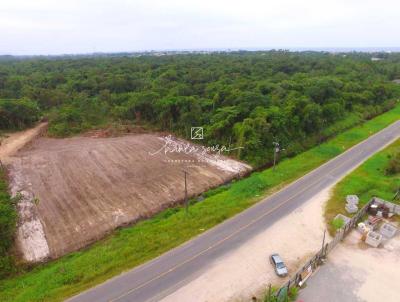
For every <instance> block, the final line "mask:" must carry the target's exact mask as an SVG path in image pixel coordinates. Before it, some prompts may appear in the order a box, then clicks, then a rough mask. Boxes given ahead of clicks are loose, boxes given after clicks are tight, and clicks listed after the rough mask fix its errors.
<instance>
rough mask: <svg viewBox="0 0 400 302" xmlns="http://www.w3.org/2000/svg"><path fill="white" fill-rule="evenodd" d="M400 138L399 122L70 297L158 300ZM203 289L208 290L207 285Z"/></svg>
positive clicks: (90, 301) (78, 300) (80, 300)
mask: <svg viewBox="0 0 400 302" xmlns="http://www.w3.org/2000/svg"><path fill="white" fill-rule="evenodd" d="M399 137H400V121H397V122H395V123H394V124H392V125H390V126H389V127H387V128H385V129H384V130H382V131H380V132H378V133H377V134H375V135H373V136H371V137H370V138H368V139H367V140H365V141H363V142H361V143H360V144H358V145H356V146H354V147H353V148H351V149H349V150H348V151H346V152H344V153H342V154H341V155H339V156H337V157H335V158H334V159H332V160H330V161H329V162H327V163H325V164H323V165H321V166H320V167H319V168H317V169H315V170H313V171H312V172H310V173H308V174H307V175H305V176H304V177H302V178H300V179H299V180H297V181H295V182H293V183H291V184H290V185H288V186H286V187H285V188H284V189H282V190H280V191H279V192H277V193H275V194H273V195H272V196H270V197H268V198H265V199H264V200H262V201H260V202H259V203H257V204H256V205H254V206H252V207H251V208H249V209H247V210H245V211H244V212H242V213H240V214H238V215H236V216H234V217H233V218H230V219H228V220H227V221H225V222H223V223H221V224H219V225H218V226H216V227H214V228H212V229H210V230H209V231H207V232H204V233H203V234H201V235H199V236H198V237H196V238H194V239H192V240H190V241H188V242H187V243H185V244H183V245H181V246H179V247H177V248H175V249H173V250H171V251H169V252H167V253H165V254H163V255H161V256H160V257H158V258H156V259H154V260H152V261H149V262H147V263H145V264H143V265H141V266H139V267H136V268H135V269H132V270H130V271H128V272H126V273H123V274H121V275H119V276H117V277H114V278H112V279H110V280H108V281H107V282H105V283H103V284H100V285H98V286H96V287H94V288H92V289H89V290H87V291H85V292H83V293H81V294H79V295H77V296H75V297H73V298H71V299H69V300H68V301H70V302H72V301H73V302H83V301H87V302H93V301H96V302H100V301H119V302H122V301H130V302H136V301H137V302H139V301H140V302H141V301H158V300H160V299H161V298H163V297H165V296H167V295H168V294H170V293H172V292H174V291H175V290H177V289H178V288H180V287H181V286H183V285H185V284H186V283H188V282H190V280H193V278H195V277H196V276H197V275H199V274H200V273H201V272H202V271H203V270H204V269H205V268H206V266H207V265H209V264H210V263H212V262H213V261H215V260H216V259H218V258H219V257H221V256H222V255H224V254H225V253H227V252H229V251H231V250H233V249H235V248H236V247H238V246H240V245H242V244H246V241H247V240H249V239H250V238H252V237H253V236H255V235H257V234H258V233H259V232H262V231H264V230H265V229H267V228H268V227H269V226H271V225H272V224H273V223H274V222H276V221H277V220H279V219H280V218H282V217H283V216H285V215H286V214H288V213H290V212H292V211H293V210H295V209H296V208H297V207H299V206H300V205H301V204H303V203H304V202H306V201H307V200H309V199H310V198H311V197H313V196H314V195H316V194H317V193H318V192H320V191H321V190H323V189H324V188H326V187H327V186H329V185H331V184H333V183H336V182H338V181H339V180H340V178H342V177H343V175H345V174H347V173H348V172H350V171H351V170H353V169H354V168H356V167H357V166H358V165H360V164H361V163H362V162H363V161H365V160H366V159H367V158H368V157H370V156H371V155H373V154H374V153H376V152H377V151H379V150H380V149H382V148H383V147H384V146H386V145H388V144H389V143H391V142H393V141H394V140H395V139H397V138H399ZM205 290H206V289H205Z"/></svg>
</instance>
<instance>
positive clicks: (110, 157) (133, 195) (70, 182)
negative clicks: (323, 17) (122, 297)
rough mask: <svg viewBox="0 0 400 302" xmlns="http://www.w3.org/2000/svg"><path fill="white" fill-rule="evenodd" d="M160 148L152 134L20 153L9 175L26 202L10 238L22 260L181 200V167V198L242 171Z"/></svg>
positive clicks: (41, 144) (41, 142) (44, 143)
mask: <svg viewBox="0 0 400 302" xmlns="http://www.w3.org/2000/svg"><path fill="white" fill-rule="evenodd" d="M174 141H175V142H177V143H179V144H186V142H184V141H178V140H176V139H174ZM165 143H166V142H165V139H164V140H163V139H162V137H160V136H157V135H155V134H154V135H153V134H135V135H127V136H122V137H114V138H91V137H75V138H68V139H52V138H45V137H41V138H38V139H36V140H35V141H33V142H32V143H31V144H29V145H28V146H26V147H25V148H23V149H22V150H20V151H19V152H18V153H17V154H16V155H15V157H14V158H13V160H12V162H11V164H10V165H9V171H10V177H11V191H12V193H13V194H16V193H17V192H22V193H23V196H24V198H23V201H22V205H23V204H24V203H25V204H26V206H22V207H20V215H21V217H22V218H23V219H24V221H21V222H20V226H19V230H20V232H19V233H18V238H17V241H18V243H19V247H20V250H21V252H22V254H23V256H24V258H25V259H26V260H28V261H38V260H43V259H45V258H48V257H50V258H56V257H59V256H61V255H63V254H65V253H68V252H70V251H73V250H77V249H79V248H82V247H84V246H86V245H87V244H89V243H91V242H93V241H95V240H97V239H100V238H102V237H104V235H105V234H106V233H108V232H110V231H111V230H113V229H115V228H116V227H118V226H121V225H126V224H129V223H132V222H135V221H137V220H139V219H142V218H146V217H149V216H151V215H153V214H155V213H157V212H159V211H160V210H162V209H163V208H166V207H168V206H171V205H173V204H176V203H178V202H180V201H182V200H183V198H184V173H183V169H186V170H187V171H188V173H189V175H188V182H187V185H188V194H189V196H193V195H198V194H200V193H201V192H203V191H205V190H207V189H209V188H211V187H215V186H217V185H219V184H222V183H224V182H227V181H229V180H230V179H232V178H234V177H236V176H238V175H242V174H244V173H246V172H248V171H249V170H250V167H249V166H247V165H245V164H242V163H239V162H237V161H233V160H231V159H228V158H224V157H220V158H219V159H217V160H216V159H215V158H214V157H212V156H209V155H202V154H200V152H192V153H190V154H187V153H186V152H183V151H182V150H180V151H177V150H176V149H175V150H174V152H167V153H166V152H165V151H166V149H163V146H165ZM170 151H171V148H170ZM185 151H187V150H185ZM32 201H33V202H32ZM38 224H40V225H41V226H42V229H43V231H41V230H40V225H38ZM24 228H25V229H26V230H24ZM46 244H47V246H48V248H47V249H46ZM33 250H39V251H40V252H39V253H37V252H36V254H34V253H33V252H32V251H33Z"/></svg>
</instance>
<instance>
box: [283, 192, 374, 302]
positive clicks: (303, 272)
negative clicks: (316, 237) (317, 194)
mask: <svg viewBox="0 0 400 302" xmlns="http://www.w3.org/2000/svg"><path fill="white" fill-rule="evenodd" d="M374 200H375V198H372V199H371V200H370V201H369V202H368V203H367V204H366V205H364V206H363V207H362V208H361V209H360V210H359V211H358V212H357V213H356V214H355V215H354V216H353V217H352V218H351V219H350V220H349V221H348V222H347V223H346V224H345V225H344V227H342V228H341V229H340V230H338V231H337V232H336V235H335V237H334V238H333V239H332V240H331V241H330V242H329V243H326V244H324V246H323V247H321V249H320V250H319V251H318V252H317V253H316V254H315V255H314V256H313V257H312V258H311V259H310V260H308V261H307V262H306V263H305V264H304V265H303V266H302V267H301V268H300V269H299V270H298V271H297V272H296V273H295V274H294V275H293V277H292V278H290V279H289V280H288V281H287V282H286V283H285V284H283V285H282V287H281V288H279V289H278V290H277V291H276V297H278V298H280V297H286V296H287V295H288V293H289V291H290V289H291V288H292V287H295V286H296V287H301V286H302V285H303V284H304V282H305V281H306V280H307V279H308V277H309V276H311V274H312V273H313V272H314V271H315V270H316V268H317V267H318V266H319V265H321V264H322V263H324V260H325V258H326V256H327V255H328V254H329V252H331V251H332V250H333V248H334V247H335V246H336V245H337V244H338V243H339V242H341V241H342V240H343V239H344V238H345V237H346V236H347V234H348V233H349V232H350V231H351V230H352V229H353V228H354V227H355V225H356V224H357V222H358V221H359V220H360V219H361V218H362V217H363V216H364V215H365V214H366V212H367V210H368V208H369V206H370V205H371V204H372V203H374Z"/></svg>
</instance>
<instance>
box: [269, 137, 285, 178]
mask: <svg viewBox="0 0 400 302" xmlns="http://www.w3.org/2000/svg"><path fill="white" fill-rule="evenodd" d="M272 144H273V145H274V166H273V168H272V171H275V165H276V158H277V156H278V153H279V152H280V151H282V150H285V149H282V150H281V149H280V146H279V143H278V142H272Z"/></svg>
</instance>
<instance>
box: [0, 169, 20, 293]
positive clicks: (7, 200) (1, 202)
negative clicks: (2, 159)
mask: <svg viewBox="0 0 400 302" xmlns="http://www.w3.org/2000/svg"><path fill="white" fill-rule="evenodd" d="M6 178H7V176H6V173H5V170H4V169H3V167H2V166H0V279H2V278H5V277H6V276H8V275H10V274H11V273H14V272H15V265H14V259H13V256H12V254H11V253H10V249H11V247H12V245H13V238H14V230H15V226H16V222H17V212H16V209H15V203H16V200H14V199H12V198H11V197H10V195H9V194H8V186H7V179H6ZM0 295H1V294H0Z"/></svg>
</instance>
